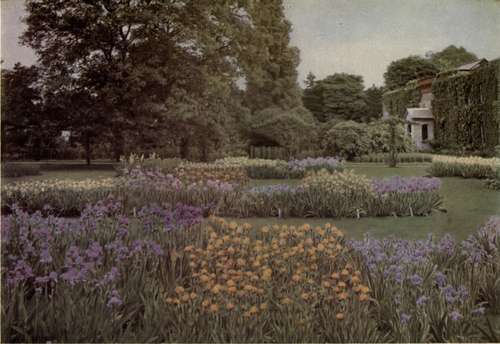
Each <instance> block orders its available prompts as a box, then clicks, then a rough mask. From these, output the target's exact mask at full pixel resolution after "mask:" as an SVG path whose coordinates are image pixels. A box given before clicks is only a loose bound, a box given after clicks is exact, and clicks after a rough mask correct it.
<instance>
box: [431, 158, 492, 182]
mask: <svg viewBox="0 0 500 344" xmlns="http://www.w3.org/2000/svg"><path fill="white" fill-rule="evenodd" d="M499 167H500V159H499V158H489V159H486V158H480V157H473V156H472V157H453V156H445V155H435V156H434V157H433V159H432V164H431V166H430V167H429V173H430V174H431V175H433V176H436V177H463V178H487V179H488V178H489V179H494V178H496V175H497V169H498V168H499Z"/></svg>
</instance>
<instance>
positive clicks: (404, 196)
mask: <svg viewBox="0 0 500 344" xmlns="http://www.w3.org/2000/svg"><path fill="white" fill-rule="evenodd" d="M420 178H422V177H420ZM386 183H388V184H389V185H391V184H395V185H396V186H394V187H388V188H381V187H378V185H379V181H377V180H375V181H372V182H371V181H370V180H369V179H367V178H366V177H364V176H359V175H355V174H354V173H352V172H334V173H333V174H329V173H327V172H326V171H320V172H318V173H317V174H313V175H311V176H309V177H307V178H305V179H304V181H303V183H302V184H301V185H299V186H298V187H292V186H289V185H285V184H283V185H280V184H278V185H270V186H264V187H255V188H252V189H250V190H248V191H243V192H242V194H241V196H240V197H238V198H237V199H236V200H235V202H234V203H233V204H230V205H228V207H225V208H221V213H220V214H222V215H225V216H241V217H254V216H259V217H267V216H278V217H286V216H290V217H311V216H312V217H358V218H359V217H361V216H390V215H397V216H415V215H417V216H419V215H427V214H429V213H430V212H431V211H432V210H434V209H438V207H439V206H440V204H441V197H440V196H439V193H438V191H437V190H438V189H439V186H440V183H439V180H438V179H427V178H423V180H420V179H419V178H417V179H408V180H406V179H405V180H404V181H403V182H401V180H398V179H391V180H389V181H387V182H386Z"/></svg>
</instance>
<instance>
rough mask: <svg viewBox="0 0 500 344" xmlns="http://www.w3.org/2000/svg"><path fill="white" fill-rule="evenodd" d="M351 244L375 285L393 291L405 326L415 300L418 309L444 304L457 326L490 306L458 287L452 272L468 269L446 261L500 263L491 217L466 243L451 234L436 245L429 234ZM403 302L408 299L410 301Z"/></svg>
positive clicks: (498, 221)
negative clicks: (430, 304) (410, 238)
mask: <svg viewBox="0 0 500 344" xmlns="http://www.w3.org/2000/svg"><path fill="white" fill-rule="evenodd" d="M348 244H349V246H350V247H351V248H353V249H354V251H355V252H357V253H358V254H360V255H361V256H362V258H363V261H364V263H365V264H366V266H367V267H368V270H369V273H370V274H371V275H372V276H371V280H372V281H378V282H376V283H384V285H385V287H384V288H387V286H392V288H394V290H393V291H392V292H391V293H393V294H394V295H395V298H394V302H395V303H396V305H397V307H400V306H401V307H402V308H401V309H400V310H399V312H400V313H399V314H398V316H399V319H400V322H401V323H402V324H403V325H404V324H406V323H408V322H409V321H410V319H411V318H412V315H411V314H410V313H412V312H411V311H410V309H411V306H409V304H411V302H414V303H413V304H414V305H415V306H416V307H424V306H426V305H427V304H428V303H429V302H431V301H430V300H431V299H433V300H434V299H435V298H438V299H441V300H443V301H444V302H445V305H446V307H447V312H448V316H449V318H450V320H451V321H453V322H456V321H459V320H461V319H463V318H464V317H465V316H466V315H467V314H469V315H472V316H479V315H482V314H484V312H485V307H484V304H485V303H486V302H482V303H479V304H475V302H477V298H472V297H471V291H472V290H473V289H469V288H468V287H466V286H465V285H464V284H467V283H465V281H463V282H462V283H464V284H457V283H456V282H457V279H456V277H450V276H452V275H450V274H456V273H459V274H461V273H460V272H457V271H456V269H460V268H464V269H467V266H469V267H470V265H469V264H461V265H460V266H450V265H449V264H448V263H447V262H449V261H454V260H458V261H461V262H463V263H466V262H472V263H474V264H479V265H483V266H484V265H491V264H494V263H495V262H498V261H500V260H499V254H500V217H492V218H491V219H490V220H489V221H488V222H487V223H486V225H485V226H484V227H482V228H481V229H480V230H479V232H478V233H476V234H474V235H471V236H470V237H469V238H468V239H467V240H465V241H463V242H462V243H456V242H455V241H454V240H453V238H452V237H451V236H450V235H444V236H443V237H442V238H441V239H440V240H438V241H435V240H433V238H432V235H429V237H428V238H427V239H425V240H403V239H396V238H386V239H374V238H371V237H370V236H367V237H365V239H364V240H351V241H349V242H348ZM454 264H456V263H454ZM402 298H406V302H404V301H403V300H402ZM410 299H411V300H413V301H411V300H410ZM408 300H410V301H409V302H408ZM466 304H467V306H465V305H466ZM403 305H405V306H403ZM469 307H472V308H469Z"/></svg>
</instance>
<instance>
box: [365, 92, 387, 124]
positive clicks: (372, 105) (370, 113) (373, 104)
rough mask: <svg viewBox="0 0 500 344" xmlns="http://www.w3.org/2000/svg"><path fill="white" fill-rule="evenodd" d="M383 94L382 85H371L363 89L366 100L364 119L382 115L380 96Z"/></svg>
mask: <svg viewBox="0 0 500 344" xmlns="http://www.w3.org/2000/svg"><path fill="white" fill-rule="evenodd" d="M383 94H384V88H383V87H377V86H375V85H372V87H370V88H367V89H366V90H365V101H366V119H367V120H373V119H379V118H381V117H382V111H383V109H382V96H383Z"/></svg>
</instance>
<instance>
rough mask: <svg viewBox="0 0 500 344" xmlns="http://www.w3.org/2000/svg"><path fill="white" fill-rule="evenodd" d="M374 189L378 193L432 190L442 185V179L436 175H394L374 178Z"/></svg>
mask: <svg viewBox="0 0 500 344" xmlns="http://www.w3.org/2000/svg"><path fill="white" fill-rule="evenodd" d="M372 187H373V190H374V191H375V192H376V193H378V194H385V193H390V192H400V193H410V192H430V191H436V190H438V189H439V188H440V187H441V180H440V179H439V178H434V177H431V178H429V177H404V178H403V177H400V176H394V177H391V178H384V179H373V180H372Z"/></svg>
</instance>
